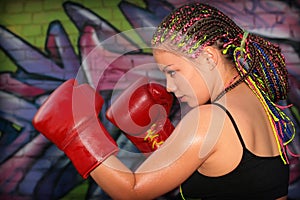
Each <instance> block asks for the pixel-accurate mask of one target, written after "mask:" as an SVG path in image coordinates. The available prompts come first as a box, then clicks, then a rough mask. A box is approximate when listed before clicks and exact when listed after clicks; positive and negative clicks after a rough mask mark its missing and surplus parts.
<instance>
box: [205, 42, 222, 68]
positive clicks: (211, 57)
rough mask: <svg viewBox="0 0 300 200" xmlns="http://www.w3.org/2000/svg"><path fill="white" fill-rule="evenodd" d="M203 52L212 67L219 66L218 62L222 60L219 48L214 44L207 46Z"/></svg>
mask: <svg viewBox="0 0 300 200" xmlns="http://www.w3.org/2000/svg"><path fill="white" fill-rule="evenodd" d="M203 53H204V55H205V56H206V60H207V61H208V63H209V64H210V65H211V66H212V67H215V66H217V64H218V62H219V61H220V58H219V51H218V49H216V48H214V47H212V46H206V47H204V49H203Z"/></svg>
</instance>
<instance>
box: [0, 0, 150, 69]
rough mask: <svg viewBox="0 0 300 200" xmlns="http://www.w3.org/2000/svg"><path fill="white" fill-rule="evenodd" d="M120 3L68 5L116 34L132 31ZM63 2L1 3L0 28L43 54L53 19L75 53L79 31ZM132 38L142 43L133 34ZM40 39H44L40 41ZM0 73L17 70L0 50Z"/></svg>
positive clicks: (139, 0) (136, 0) (103, 0)
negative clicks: (92, 14)
mask: <svg viewBox="0 0 300 200" xmlns="http://www.w3.org/2000/svg"><path fill="white" fill-rule="evenodd" d="M120 1H121V0H110V1H107V0H74V1H71V2H74V3H78V4H81V5H82V6H84V7H87V8H88V9H90V10H91V11H93V12H95V13H96V14H98V15H99V16H101V17H102V18H104V19H105V20H107V21H108V22H109V23H111V24H112V25H113V26H115V27H116V28H117V29H118V30H120V31H126V30H130V29H132V27H131V25H130V24H129V23H128V21H127V20H126V18H125V16H124V15H123V13H122V12H121V11H120V9H119V7H118V4H119V3H120ZM64 2H66V1H65V0H14V1H11V0H1V2H0V7H1V10H3V12H1V14H0V25H2V26H4V27H6V28H7V29H8V30H10V31H12V32H13V33H15V34H16V35H17V36H19V37H21V38H22V39H24V40H25V41H27V42H28V43H29V44H31V45H33V46H34V47H36V48H38V49H40V50H41V51H42V52H44V46H45V41H46V35H47V30H48V27H49V24H50V23H51V22H53V21H55V20H58V21H60V22H61V24H62V26H63V27H64V29H65V31H66V33H67V34H68V37H69V39H70V41H71V43H72V45H73V47H74V49H75V51H76V52H77V53H78V49H77V42H78V38H79V32H78V30H77V29H76V27H75V25H74V24H73V23H72V21H71V20H70V19H69V17H68V16H67V14H66V13H65V11H64V9H63V3H64ZM128 2H130V3H133V4H136V5H138V6H141V7H145V3H144V1H143V0H129V1H128ZM133 37H134V38H132V39H133V40H137V41H138V43H139V44H140V43H142V42H141V39H140V38H139V37H138V36H137V35H135V36H133ZM42 38H44V39H42ZM0 61H1V66H0V72H3V71H15V70H16V69H17V67H16V66H15V64H14V63H13V62H12V61H11V60H10V59H8V58H7V56H6V55H5V54H4V53H3V51H1V50H0Z"/></svg>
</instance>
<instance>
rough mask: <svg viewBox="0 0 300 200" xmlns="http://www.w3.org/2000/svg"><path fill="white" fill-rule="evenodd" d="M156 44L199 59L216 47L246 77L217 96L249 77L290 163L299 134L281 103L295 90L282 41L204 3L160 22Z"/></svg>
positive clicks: (195, 4)
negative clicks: (243, 25)
mask: <svg viewBox="0 0 300 200" xmlns="http://www.w3.org/2000/svg"><path fill="white" fill-rule="evenodd" d="M151 43H152V45H153V47H158V46H160V45H163V44H167V46H168V48H170V49H173V50H175V51H176V52H178V51H180V52H181V53H183V54H184V56H187V57H189V58H197V57H198V56H199V55H200V53H201V50H202V49H203V48H204V47H205V46H216V47H217V48H218V49H219V50H220V51H221V53H222V54H223V56H224V57H225V58H226V59H228V60H229V61H231V62H232V63H233V65H234V67H235V68H236V70H237V71H238V73H239V75H240V76H241V78H240V79H239V80H238V81H237V82H235V83H234V84H232V85H231V86H230V87H227V88H225V90H224V91H223V92H222V93H221V94H219V96H218V97H217V98H216V99H215V100H214V101H217V100H218V99H219V98H221V97H222V95H224V94H225V93H226V92H228V91H229V90H231V89H233V88H234V87H236V86H237V85H238V84H240V83H242V82H245V83H246V84H247V85H248V86H249V88H251V90H252V91H253V93H254V94H255V95H256V96H257V98H258V99H259V100H260V101H261V103H262V105H263V107H264V109H265V111H266V113H267V115H268V117H269V121H270V124H271V125H272V129H273V132H274V136H275V138H276V140H277V143H278V148H279V150H280V152H281V157H282V159H283V161H284V163H286V160H287V156H286V154H285V145H286V144H288V143H289V142H290V141H291V140H292V139H293V137H294V134H295V130H294V126H293V123H292V121H291V120H290V119H289V118H288V117H287V116H286V115H285V114H284V112H283V111H282V109H281V108H282V107H280V106H279V105H277V104H276V103H277V102H278V101H279V100H284V99H286V98H287V93H288V89H289V86H288V75H287V74H288V73H287V69H286V66H285V59H284V56H283V55H282V54H281V50H280V48H279V46H278V45H275V44H273V43H271V42H269V41H267V40H265V39H263V38H262V37H259V36H257V35H254V34H251V33H248V32H244V31H243V29H241V28H240V27H239V26H238V25H236V24H235V22H234V21H233V20H231V19H230V18H229V17H228V16H226V15H225V14H224V13H222V12H221V11H219V10H218V9H216V8H214V7H212V6H209V5H207V4H201V3H192V4H187V5H184V6H182V7H179V8H177V9H175V10H174V11H173V12H172V13H171V14H170V15H168V16H167V17H166V18H165V19H164V20H163V21H162V23H161V24H160V25H159V26H158V28H157V30H156V32H155V33H154V35H153V38H152V42H151ZM283 154H284V155H285V158H284V156H283Z"/></svg>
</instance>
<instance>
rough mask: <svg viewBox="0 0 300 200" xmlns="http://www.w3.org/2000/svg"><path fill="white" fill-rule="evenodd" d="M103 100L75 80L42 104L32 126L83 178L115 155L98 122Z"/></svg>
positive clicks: (86, 85) (112, 144)
mask: <svg viewBox="0 0 300 200" xmlns="http://www.w3.org/2000/svg"><path fill="white" fill-rule="evenodd" d="M102 105H103V99H102V97H101V96H100V95H99V94H98V93H97V92H95V91H94V89H93V88H91V87H90V86H89V85H88V84H82V85H77V82H76V81H75V80H74V79H71V80H68V81H66V82H65V83H63V84H62V85H61V86H59V87H58V88H57V89H56V90H55V91H54V92H53V93H52V94H51V95H50V96H49V98H48V99H47V100H46V101H45V102H44V103H43V105H42V106H41V107H40V109H39V110H38V112H37V113H36V115H35V116H34V119H33V126H34V127H35V128H36V129H37V130H38V131H39V132H41V133H42V134H43V135H45V137H47V138H48V139H49V140H50V141H52V142H53V143H54V144H55V145H56V146H57V147H58V148H59V149H61V150H62V151H63V152H64V153H65V154H66V155H67V156H68V157H69V158H70V160H71V161H72V163H73V165H74V166H75V168H76V169H77V171H78V172H79V174H80V175H81V176H82V177H83V178H87V177H88V176H89V173H90V172H91V171H92V170H93V169H95V168H96V167H97V166H98V165H100V164H101V163H102V162H103V161H104V160H105V159H106V158H107V157H109V156H110V155H111V154H114V153H116V152H117V151H118V147H117V144H116V142H115V141H114V140H113V138H112V137H111V136H110V134H109V133H108V132H107V131H106V129H105V127H104V126H103V125H102V124H101V122H100V121H99V119H98V113H99V111H100V109H101V107H102Z"/></svg>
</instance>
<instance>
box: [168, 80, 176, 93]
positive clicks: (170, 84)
mask: <svg viewBox="0 0 300 200" xmlns="http://www.w3.org/2000/svg"><path fill="white" fill-rule="evenodd" d="M166 81H167V84H166V89H167V91H168V92H175V91H176V89H177V88H176V84H175V83H174V81H171V80H170V78H167V80H166Z"/></svg>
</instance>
